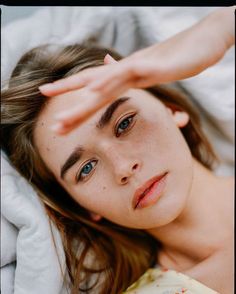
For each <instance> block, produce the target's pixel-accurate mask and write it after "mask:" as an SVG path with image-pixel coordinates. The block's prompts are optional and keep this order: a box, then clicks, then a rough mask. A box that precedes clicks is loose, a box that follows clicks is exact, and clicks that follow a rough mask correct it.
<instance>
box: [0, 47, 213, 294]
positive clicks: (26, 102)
mask: <svg viewBox="0 0 236 294" xmlns="http://www.w3.org/2000/svg"><path fill="white" fill-rule="evenodd" d="M107 53H109V54H110V55H112V56H113V57H114V58H115V59H117V60H120V59H121V58H122V57H121V56H120V55H119V54H118V53H116V52H114V51H113V50H112V49H106V48H102V47H95V46H89V45H86V44H84V45H78V44H74V45H69V46H59V45H56V46H55V45H50V44H47V45H43V46H39V47H36V48H34V49H32V50H30V51H29V52H27V53H26V54H24V55H23V56H22V58H21V59H20V60H19V62H18V64H17V65H16V67H15V69H14V71H13V73H12V75H11V77H10V80H9V82H8V87H6V88H5V89H3V90H2V111H1V112H2V121H1V135H2V140H1V141H2V144H1V148H2V149H3V150H4V151H5V152H6V154H7V155H8V157H9V159H10V161H11V162H12V164H13V165H14V166H15V167H16V169H17V170H18V171H19V172H20V174H21V175H23V176H24V177H25V178H26V179H27V180H28V181H29V182H30V183H31V185H33V187H34V188H35V189H36V191H37V193H38V195H39V197H40V199H41V200H42V202H43V203H44V205H45V208H46V211H47V213H48V215H49V217H50V219H51V220H52V221H53V222H54V223H55V225H56V227H57V228H58V230H59V232H60V235H61V239H62V242H63V247H64V252H65V257H66V266H67V271H66V272H67V277H68V278H69V279H68V281H67V287H68V288H69V290H70V293H78V291H81V292H87V293H88V292H89V293H90V291H91V292H92V290H94V289H96V291H97V292H96V293H104V294H105V293H109V294H113V293H115V294H117V293H120V292H122V291H124V290H125V289H126V288H127V287H128V286H130V285H131V284H132V283H133V282H134V281H135V280H137V279H138V278H139V277H140V276H141V275H142V274H143V273H144V272H145V271H146V270H147V269H148V268H150V267H152V266H154V265H155V263H156V256H157V250H158V248H159V244H158V241H157V240H155V239H154V238H153V237H152V236H151V235H149V234H148V233H146V232H145V231H143V230H137V229H129V228H124V227H122V226H119V225H117V224H114V223H112V222H110V221H108V220H106V219H102V220H101V221H100V222H94V221H92V220H91V218H90V216H89V213H88V211H87V210H86V209H84V208H83V207H81V206H80V205H79V204H78V203H77V202H75V201H74V200H73V199H72V197H70V195H69V194H68V193H67V192H66V191H65V190H64V189H63V188H62V187H61V186H60V184H59V183H58V182H57V181H56V179H55V177H54V175H53V174H52V173H51V172H50V170H49V169H48V168H47V166H46V165H45V163H44V162H43V160H42V159H41V157H40V154H39V152H38V150H37V148H36V146H35V144H34V140H33V134H34V129H35V124H36V121H37V118H38V116H39V113H40V112H41V111H42V110H43V109H44V106H45V103H46V102H47V100H48V98H46V97H45V96H43V95H42V94H41V92H40V91H39V90H38V87H39V86H40V85H42V84H45V83H50V82H53V81H55V80H58V79H61V78H64V77H67V76H70V75H72V74H74V73H77V72H79V71H82V70H83V69H85V68H89V67H94V66H98V65H102V64H103V63H104V57H105V55H106V54H107ZM146 90H147V91H149V92H150V93H152V94H153V95H154V96H156V97H157V98H158V99H159V100H161V101H162V102H163V103H164V104H165V105H168V106H169V107H171V108H172V109H173V111H175V110H179V109H182V110H184V111H186V112H187V113H189V115H190V121H189V123H188V124H187V125H186V126H185V127H184V128H182V129H181V132H182V134H183V136H184V137H185V139H186V142H187V144H188V146H189V148H190V150H191V153H192V155H193V157H195V158H196V159H197V160H198V161H199V162H201V163H202V164H203V165H204V166H206V167H208V168H211V166H212V162H213V160H214V159H215V155H214V152H213V150H212V148H211V146H210V144H209V143H208V141H207V139H206V137H205V136H204V134H203V132H202V130H201V126H200V121H199V118H198V114H197V112H196V109H195V108H194V106H193V105H192V104H191V103H190V101H189V100H190V99H189V98H188V97H186V96H185V95H183V94H182V93H180V92H177V91H173V90H170V89H168V88H164V87H160V86H155V87H151V88H148V89H146ZM65 280H66V278H65ZM96 287H97V288H96Z"/></svg>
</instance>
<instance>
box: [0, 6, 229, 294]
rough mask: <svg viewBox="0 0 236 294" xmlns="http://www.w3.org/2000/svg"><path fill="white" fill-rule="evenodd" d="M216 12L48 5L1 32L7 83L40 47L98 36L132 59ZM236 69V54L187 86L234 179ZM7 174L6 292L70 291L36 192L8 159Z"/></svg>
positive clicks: (185, 83)
mask: <svg viewBox="0 0 236 294" xmlns="http://www.w3.org/2000/svg"><path fill="white" fill-rule="evenodd" d="M213 9H215V8H207V7H203V8H201V7H198V8H197V7H195V8H194V7H188V8H184V7H175V8H171V7H168V8H167V7H141V8H135V7H134V8H133V7H130V8H129V7H119V8H118V7H94V8H91V7H54V8H52V7H48V8H43V9H41V10H40V11H38V12H37V13H36V14H35V15H33V16H31V17H28V18H26V19H23V20H18V21H16V22H14V23H11V24H9V25H7V26H6V27H4V28H3V29H2V56H1V58H2V81H3V82H4V80H6V79H8V78H9V76H10V74H11V72H12V70H13V68H14V66H15V65H16V63H17V61H18V60H19V58H20V57H21V55H22V54H23V53H25V52H26V51H28V50H29V49H31V48H33V47H35V46H37V45H40V44H45V43H58V44H71V43H75V42H78V43H80V42H82V41H85V40H87V39H88V38H92V39H94V40H96V41H97V42H98V43H100V44H101V45H104V46H108V47H113V48H115V49H116V50H117V51H118V52H119V53H121V54H123V55H128V54H130V53H132V52H133V51H135V50H138V49H140V48H143V47H146V46H149V45H151V44H153V43H155V42H159V41H162V40H164V39H166V38H167V37H169V36H171V35H173V34H175V33H177V32H178V31H181V30H183V29H185V28H186V27H188V26H190V25H191V24H193V23H195V22H197V21H198V20H199V19H200V18H202V17H203V16H204V15H206V14H208V13H209V12H210V11H211V10H213ZM200 45H201V44H199V46H200ZM233 65H234V50H233V49H232V50H230V51H229V52H228V53H227V54H226V56H225V57H224V58H223V60H222V61H221V62H220V63H218V64H217V65H215V66H213V67H211V68H209V69H207V70H206V71H205V72H203V73H202V74H200V75H199V76H197V77H194V78H191V79H187V80H185V81H182V82H181V83H180V84H181V86H183V87H184V88H185V90H186V91H189V92H190V93H191V94H192V98H193V99H194V101H195V102H196V104H197V105H198V106H199V109H200V110H201V115H202V118H203V122H204V129H205V131H206V133H207V135H208V136H209V139H210V140H211V141H212V142H213V143H214V146H215V148H216V151H217V153H218V154H219V156H220V158H221V159H222V164H221V166H220V168H219V169H218V170H217V172H218V173H221V174H233V163H234V156H233V154H234V151H233V150H234V146H233V142H234V141H233V140H234V130H233V121H234V111H233V106H234V80H233V79H234V66H233ZM206 119H207V120H208V121H206ZM1 157H2V154H1ZM1 175H2V191H1V192H2V193H1V197H2V211H1V217H2V238H1V245H2V246H1V251H2V252H1V290H2V293H3V294H12V293H13V292H14V293H15V294H21V293H22V294H23V293H24V294H27V293H30V294H37V293H50V294H53V293H55V294H56V293H60V292H61V293H65V290H64V289H63V287H62V279H61V272H60V267H59V263H58V259H57V256H56V253H55V250H54V246H53V242H52V239H51V232H50V227H49V221H48V218H47V216H46V214H45V212H44V209H43V207H42V205H41V203H40V201H39V199H38V198H37V195H36V193H35V192H34V191H33V189H32V188H31V187H30V186H29V185H28V184H27V183H26V181H25V180H23V179H22V177H21V176H19V174H18V173H17V172H16V171H15V170H14V168H12V167H11V166H10V165H9V163H8V162H7V161H6V160H5V159H2V169H1ZM54 234H55V235H56V240H57V244H58V248H59V252H60V257H61V263H62V264H63V260H64V259H63V258H64V256H63V253H62V248H61V242H60V238H59V235H58V233H57V231H56V230H55V228H54ZM15 261H16V262H17V266H16V263H15Z"/></svg>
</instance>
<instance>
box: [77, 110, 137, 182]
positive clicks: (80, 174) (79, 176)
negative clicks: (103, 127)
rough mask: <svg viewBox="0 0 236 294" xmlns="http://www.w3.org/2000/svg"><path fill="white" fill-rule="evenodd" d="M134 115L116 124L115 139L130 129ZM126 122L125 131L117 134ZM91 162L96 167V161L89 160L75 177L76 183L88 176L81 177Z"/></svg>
mask: <svg viewBox="0 0 236 294" xmlns="http://www.w3.org/2000/svg"><path fill="white" fill-rule="evenodd" d="M135 115H136V114H132V115H129V116H127V117H125V118H124V119H122V120H121V121H120V122H118V123H117V125H116V127H115V135H116V137H120V135H121V134H123V133H125V132H127V131H128V130H129V129H130V128H131V127H132V125H133V124H132V123H133V118H134V116H135ZM126 120H129V124H128V126H127V127H126V128H125V129H123V132H121V133H119V134H118V130H119V127H120V125H121V124H122V123H123V122H124V121H126ZM92 162H95V165H94V166H93V167H95V166H96V165H97V162H98V161H97V160H95V159H94V160H90V161H88V162H87V163H85V164H84V166H83V167H82V169H81V171H80V172H79V173H78V175H76V182H80V181H83V180H85V179H86V178H87V177H88V176H89V175H90V173H89V174H87V175H86V176H83V175H82V173H83V169H84V168H85V167H86V165H88V164H90V163H92Z"/></svg>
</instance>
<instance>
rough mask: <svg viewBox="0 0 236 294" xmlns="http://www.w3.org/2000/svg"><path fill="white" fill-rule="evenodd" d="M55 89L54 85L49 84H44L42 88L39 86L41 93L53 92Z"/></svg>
mask: <svg viewBox="0 0 236 294" xmlns="http://www.w3.org/2000/svg"><path fill="white" fill-rule="evenodd" d="M53 88H54V87H53V83H48V84H44V85H42V86H39V91H40V92H44V91H45V92H47V91H48V90H52V89H53Z"/></svg>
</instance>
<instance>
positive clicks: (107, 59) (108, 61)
mask: <svg viewBox="0 0 236 294" xmlns="http://www.w3.org/2000/svg"><path fill="white" fill-rule="evenodd" d="M116 62H118V61H116V60H115V59H114V58H113V57H111V55H109V54H107V55H106V56H105V58H104V64H111V63H116Z"/></svg>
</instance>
